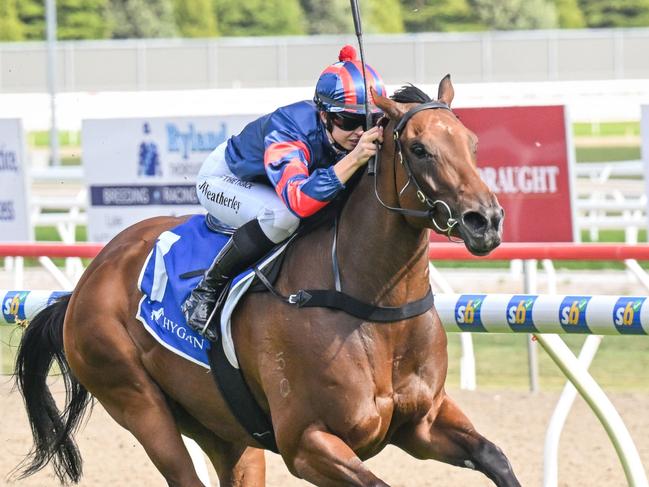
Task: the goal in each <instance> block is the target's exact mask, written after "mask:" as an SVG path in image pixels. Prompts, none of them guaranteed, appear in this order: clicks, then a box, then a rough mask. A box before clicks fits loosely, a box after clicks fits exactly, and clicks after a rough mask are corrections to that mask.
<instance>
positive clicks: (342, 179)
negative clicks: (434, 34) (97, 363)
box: [182, 46, 385, 331]
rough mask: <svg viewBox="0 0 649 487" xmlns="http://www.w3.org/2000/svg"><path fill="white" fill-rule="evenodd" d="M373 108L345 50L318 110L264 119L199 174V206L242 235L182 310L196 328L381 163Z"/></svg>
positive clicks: (356, 64) (327, 76)
mask: <svg viewBox="0 0 649 487" xmlns="http://www.w3.org/2000/svg"><path fill="white" fill-rule="evenodd" d="M365 70H366V75H367V84H368V87H369V86H370V85H371V86H374V89H375V90H376V91H377V92H378V93H379V94H381V95H382V96H385V87H384V85H383V81H382V80H381V78H380V77H379V75H378V74H377V73H376V71H375V70H374V69H372V68H371V67H370V66H368V65H367V64H366V65H365ZM368 89H369V88H368ZM368 96H371V95H370V94H369V92H368ZM364 102H365V88H364V85H363V75H362V66H361V63H360V61H358V60H357V59H356V51H355V50H354V48H353V47H352V46H345V47H343V48H342V49H341V51H340V55H339V62H337V63H335V64H332V65H331V66H328V67H327V68H326V69H325V70H324V71H323V72H322V74H321V75H320V77H319V79H318V82H317V85H316V89H315V96H314V97H313V101H306V100H305V101H300V102H297V103H294V104H292V105H288V106H284V107H281V108H278V109H277V110H275V111H274V112H272V113H270V114H267V115H264V116H262V117H260V118H258V119H257V120H255V121H253V122H251V123H249V124H248V125H247V126H246V127H245V128H244V129H243V130H242V131H241V133H240V134H239V135H235V136H232V137H231V138H230V139H228V140H227V141H226V142H224V143H223V144H221V145H220V146H219V147H217V148H216V149H215V150H214V151H213V152H212V153H211V154H210V155H209V156H208V158H207V159H206V160H205V162H204V163H203V165H202V167H201V169H200V171H199V173H198V180H197V183H196V187H197V191H198V199H199V201H200V202H201V204H202V205H203V206H204V207H205V208H206V209H207V211H208V212H209V214H210V215H212V216H213V217H215V218H216V219H217V220H219V221H220V222H222V223H224V224H226V225H228V226H231V227H234V228H237V230H236V231H235V232H234V234H233V235H232V237H231V238H230V240H229V241H228V242H227V243H226V244H225V246H224V247H223V249H221V251H220V252H219V254H218V255H217V256H216V258H215V259H214V262H213V263H212V265H211V266H210V268H209V269H208V270H207V271H206V272H205V275H204V276H203V280H202V281H201V282H200V283H199V285H198V287H196V289H194V291H193V292H192V293H191V295H190V296H189V298H187V300H186V301H185V303H184V304H183V306H182V309H183V313H184V314H185V317H186V318H187V323H188V324H189V325H190V327H192V328H193V329H195V330H198V331H204V329H205V327H206V325H207V323H208V320H209V318H210V315H211V313H212V311H213V310H214V307H215V305H216V303H217V300H218V298H219V295H220V294H221V293H222V291H223V289H224V287H225V285H226V284H227V282H228V280H229V279H230V278H232V277H234V276H236V275H237V274H239V273H240V272H243V271H244V270H245V269H246V268H247V267H249V266H250V265H252V264H254V263H255V262H256V261H257V260H259V259H260V258H262V257H263V256H264V255H265V254H266V253H268V252H269V251H270V250H271V249H272V248H273V247H274V246H275V245H276V244H278V243H280V242H282V241H284V240H286V239H287V238H288V237H290V236H291V235H292V234H293V233H294V232H295V231H296V230H297V227H298V225H299V223H300V219H302V218H305V217H308V216H310V215H313V214H314V213H316V212H317V211H319V210H320V209H322V208H323V207H324V206H326V205H327V203H328V202H329V201H331V200H332V199H333V198H334V197H335V196H336V195H338V193H340V191H341V190H343V189H344V188H345V183H346V182H347V181H348V180H349V179H350V178H351V176H352V175H353V174H354V173H355V172H356V171H357V170H358V169H359V168H361V167H362V166H364V165H365V164H366V163H367V161H368V160H369V158H370V157H372V156H374V155H375V154H376V145H375V141H377V140H378V141H379V142H380V141H382V129H381V128H380V127H378V126H376V122H377V121H378V119H379V118H380V117H381V115H382V113H381V111H380V110H379V109H378V108H377V107H376V106H375V105H372V104H370V110H371V112H372V121H373V126H372V127H371V128H370V129H369V130H367V131H366V130H365V122H366V116H365V107H364Z"/></svg>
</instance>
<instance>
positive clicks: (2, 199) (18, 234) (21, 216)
mask: <svg viewBox="0 0 649 487" xmlns="http://www.w3.org/2000/svg"><path fill="white" fill-rule="evenodd" d="M24 144H25V142H24V139H23V130H22V125H21V123H20V120H17V119H0V242H19V241H23V242H24V241H28V240H32V228H31V225H30V222H29V210H28V206H27V201H28V197H27V181H26V179H25V178H26V174H27V171H26V168H25V157H24V154H25V150H24V147H25V146H24Z"/></svg>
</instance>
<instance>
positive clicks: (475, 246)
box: [458, 205, 505, 255]
mask: <svg viewBox="0 0 649 487" xmlns="http://www.w3.org/2000/svg"><path fill="white" fill-rule="evenodd" d="M504 217H505V210H503V208H502V207H501V206H499V205H494V206H488V207H483V208H480V209H479V210H469V211H465V212H464V213H462V216H461V218H460V224H459V225H458V227H459V228H458V231H459V233H460V237H461V238H462V240H464V245H466V248H467V249H468V250H469V252H471V253H472V254H474V255H487V254H488V253H489V252H491V251H492V250H493V249H495V248H496V247H498V245H500V242H501V241H502V229H503V219H504Z"/></svg>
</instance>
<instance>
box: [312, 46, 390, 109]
mask: <svg viewBox="0 0 649 487" xmlns="http://www.w3.org/2000/svg"><path fill="white" fill-rule="evenodd" d="M365 74H366V76H367V86H368V91H367V95H368V96H369V97H370V100H369V102H370V105H369V107H370V111H371V112H373V113H377V112H380V111H381V110H380V109H379V108H378V107H377V106H375V105H374V104H373V103H372V102H373V100H372V94H371V93H370V91H369V87H370V86H373V87H374V89H375V90H376V91H377V93H378V94H380V95H381V96H385V94H386V91H385V85H384V84H383V80H382V79H381V77H380V76H379V74H378V73H377V72H376V71H375V70H374V68H372V67H371V66H370V65H369V64H365ZM313 101H314V102H315V104H316V105H317V106H318V108H319V109H320V110H323V111H325V112H351V113H361V114H363V113H365V87H364V85H363V67H362V65H361V62H360V61H359V60H358V59H357V57H356V50H355V49H354V48H353V47H352V46H349V45H347V46H344V47H343V48H342V49H341V50H340V54H339V56H338V62H337V63H334V64H332V65H331V66H328V67H327V68H325V70H324V71H323V72H322V74H320V77H319V78H318V83H317V84H316V87H315V96H314V97H313Z"/></svg>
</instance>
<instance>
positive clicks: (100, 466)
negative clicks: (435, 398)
mask: <svg viewBox="0 0 649 487" xmlns="http://www.w3.org/2000/svg"><path fill="white" fill-rule="evenodd" d="M52 387H53V390H54V391H56V394H57V395H59V394H60V393H61V392H62V385H61V384H60V383H57V382H55V383H54V384H53V386H52ZM451 395H452V396H453V397H454V398H455V399H456V400H457V401H458V402H459V404H460V405H461V407H462V408H463V409H464V411H465V412H466V414H467V415H468V416H469V417H470V418H471V419H472V421H473V422H474V424H475V425H476V427H477V428H478V430H479V431H480V432H481V433H482V434H484V435H485V436H486V437H487V438H489V439H491V440H492V441H494V442H495V443H496V444H498V445H499V446H500V447H501V448H502V449H503V450H504V451H505V453H506V454H507V455H508V457H509V458H510V460H511V462H512V465H513V466H514V470H515V472H516V473H517V475H518V477H519V479H520V481H521V483H522V485H524V486H540V485H542V478H543V442H544V437H545V430H546V427H547V424H548V421H549V418H550V415H551V413H552V410H553V408H554V405H555V403H556V400H557V398H558V393H548V392H541V393H539V394H536V395H532V394H530V393H527V392H512V391H497V392H494V391H488V392H487V391H477V392H467V391H459V390H452V391H451ZM611 399H612V400H613V402H614V403H615V405H616V407H617V408H618V410H619V411H620V414H621V415H622V417H623V419H624V421H625V422H626V424H627V426H628V428H629V430H630V431H631V433H632V436H633V438H634V440H635V442H636V445H637V446H638V449H639V451H640V455H641V457H642V461H643V463H644V464H645V465H649V414H647V410H649V396H647V395H644V394H637V393H633V394H631V393H629V394H614V395H611ZM0 411H2V415H0V432H2V433H1V435H0V441H1V442H2V443H1V445H0V447H1V448H2V451H3V454H2V456H1V457H0V484H3V485H12V486H16V487H18V486H24V487H49V486H55V485H57V481H56V479H55V477H54V475H53V472H52V469H51V468H49V467H47V468H46V469H45V470H44V471H43V472H41V473H39V474H37V475H35V476H33V477H30V478H28V479H26V480H23V481H19V482H16V483H11V482H8V480H7V478H6V477H7V473H8V472H9V471H10V470H11V469H12V467H14V466H15V464H16V463H18V462H19V461H20V459H21V458H22V455H23V454H24V453H25V452H27V451H28V450H29V448H30V446H31V436H30V433H29V428H28V425H27V420H26V416H25V412H24V409H23V406H22V402H21V398H20V396H19V395H18V393H17V392H11V386H10V383H9V382H8V378H6V377H5V378H3V379H2V384H1V385H0ZM77 439H78V442H79V445H80V448H81V453H82V457H83V459H84V477H83V480H82V482H81V483H80V484H79V485H80V486H82V487H101V486H109V485H110V486H115V485H117V486H125V485H140V486H163V485H166V484H165V482H164V480H163V479H162V477H161V476H160V474H159V473H158V472H157V471H156V470H155V468H154V467H153V465H152V464H151V463H150V462H149V460H148V458H147V457H146V454H145V453H144V451H143V449H142V447H141V446H140V445H139V444H138V443H137V441H135V439H134V438H133V437H132V436H131V434H130V433H128V432H127V431H125V430H123V429H122V428H120V427H119V426H118V425H117V424H116V423H115V422H114V421H113V420H112V419H111V418H110V416H108V414H107V413H106V412H105V411H104V409H103V408H102V407H101V405H97V406H96V407H95V409H94V411H93V414H92V416H91V417H90V419H89V421H88V423H87V424H86V425H85V427H84V428H83V429H82V430H81V431H80V432H79V434H78V435H77ZM266 458H267V464H268V471H267V485H269V486H299V485H307V484H306V482H304V481H301V480H299V479H295V478H293V477H292V476H291V475H290V474H289V473H288V471H287V469H286V467H285V466H284V464H283V463H282V459H281V458H280V457H279V456H277V455H274V454H270V453H268V454H267V456H266ZM367 464H368V465H369V467H370V468H371V469H372V470H373V471H374V472H375V473H376V474H377V475H378V476H380V477H381V478H382V479H383V480H384V481H386V482H387V483H388V484H390V485H392V486H395V487H396V486H421V487H423V486H436V487H440V486H489V485H493V484H492V483H491V482H490V481H488V480H487V479H486V477H484V476H482V474H479V473H476V472H472V471H469V470H466V469H459V468H456V467H452V466H448V465H444V464H441V463H438V462H434V461H419V460H415V459H414V458H411V457H409V456H408V455H406V454H405V453H403V452H402V451H400V450H398V449H396V448H393V447H388V448H386V449H385V450H384V451H383V452H382V453H380V454H379V455H378V456H377V457H375V458H373V459H371V460H369V461H368V462H367ZM210 469H211V467H210ZM559 469H560V470H559V485H561V486H565V487H576V486H624V485H627V483H626V480H625V476H624V472H623V470H622V467H621V465H620V462H619V460H618V458H617V456H616V454H615V450H614V448H613V446H612V444H611V442H610V441H609V440H608V437H607V435H606V433H605V432H604V429H603V427H602V426H601V425H600V424H599V422H598V421H597V419H596V418H595V416H594V415H593V414H592V412H591V411H590V410H589V409H588V407H587V406H586V404H585V403H584V402H583V401H582V400H581V399H578V400H577V402H576V403H575V407H574V409H573V411H572V412H571V414H570V417H569V419H568V422H567V424H566V428H565V430H564V433H563V436H562V438H561V450H560V465H559ZM211 477H212V479H213V482H214V485H216V482H215V479H216V476H215V474H214V472H213V470H211Z"/></svg>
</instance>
